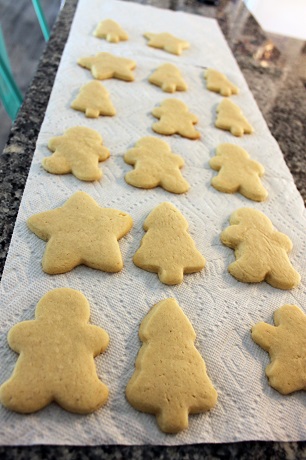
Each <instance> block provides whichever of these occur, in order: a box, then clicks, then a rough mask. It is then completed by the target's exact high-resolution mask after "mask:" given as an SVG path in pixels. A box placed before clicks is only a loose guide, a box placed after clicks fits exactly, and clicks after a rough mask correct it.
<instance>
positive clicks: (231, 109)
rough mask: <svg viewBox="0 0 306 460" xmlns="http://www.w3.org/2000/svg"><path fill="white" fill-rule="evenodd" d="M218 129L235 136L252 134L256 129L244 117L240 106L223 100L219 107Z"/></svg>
mask: <svg viewBox="0 0 306 460" xmlns="http://www.w3.org/2000/svg"><path fill="white" fill-rule="evenodd" d="M215 125H216V127H217V128H220V129H224V130H226V131H230V132H231V133H232V134H233V135H234V136H238V137H240V136H243V134H251V133H252V132H253V131H254V129H253V127H252V126H251V125H250V123H249V122H248V121H247V119H246V118H245V117H244V115H243V113H242V111H241V110H240V108H239V107H238V105H236V104H234V102H232V101H231V100H230V99H223V100H222V101H221V102H220V104H219V105H218V107H217V119H216V123H215Z"/></svg>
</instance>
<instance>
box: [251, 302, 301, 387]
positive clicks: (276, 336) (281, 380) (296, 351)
mask: <svg viewBox="0 0 306 460" xmlns="http://www.w3.org/2000/svg"><path fill="white" fill-rule="evenodd" d="M274 324H275V327H274V326H271V325H270V324H266V323H258V324H255V326H253V327H252V339H253V340H254V342H255V343H257V345H259V346H260V347H262V348H263V349H264V350H265V351H267V352H268V353H269V355H270V358H271V363H270V364H269V365H268V366H267V367H266V375H267V377H268V379H269V384H270V385H271V387H273V388H274V389H275V390H277V391H279V392H280V393H282V394H283V395H288V394H290V393H293V392H294V391H298V390H306V365H305V363H306V315H305V313H304V312H303V311H302V310H301V309H300V308H298V307H297V306H296V305H284V306H283V307H281V308H279V309H278V310H276V311H275V313H274Z"/></svg>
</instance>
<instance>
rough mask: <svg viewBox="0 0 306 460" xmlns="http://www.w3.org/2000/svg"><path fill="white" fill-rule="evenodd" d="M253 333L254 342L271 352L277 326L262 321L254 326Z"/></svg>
mask: <svg viewBox="0 0 306 460" xmlns="http://www.w3.org/2000/svg"><path fill="white" fill-rule="evenodd" d="M251 334H252V339H253V340H254V342H255V343H257V345H259V346H260V347H261V348H263V349H264V350H265V351H268V352H269V351H270V349H271V347H272V345H273V343H274V341H275V338H276V335H277V330H276V327H274V326H271V325H270V324H267V323H263V322H261V323H258V324H255V326H253V327H252V332H251Z"/></svg>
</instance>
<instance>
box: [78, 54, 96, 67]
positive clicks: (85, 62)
mask: <svg viewBox="0 0 306 460" xmlns="http://www.w3.org/2000/svg"><path fill="white" fill-rule="evenodd" d="M77 63H78V64H79V65H80V66H81V67H85V68H86V69H90V68H91V66H92V65H93V64H94V63H95V58H94V57H90V56H89V57H84V58H79V59H78V60H77Z"/></svg>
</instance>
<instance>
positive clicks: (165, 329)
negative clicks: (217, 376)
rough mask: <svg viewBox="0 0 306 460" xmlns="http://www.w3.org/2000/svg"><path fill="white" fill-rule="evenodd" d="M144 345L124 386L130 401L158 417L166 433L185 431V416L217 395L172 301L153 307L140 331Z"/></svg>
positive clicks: (207, 405) (189, 328)
mask: <svg viewBox="0 0 306 460" xmlns="http://www.w3.org/2000/svg"><path fill="white" fill-rule="evenodd" d="M139 338H140V340H141V341H142V342H143V345H142V347H141V350H140V352H139V354H138V356H137V359H136V364H135V367H136V370H135V372H134V374H133V376H132V378H131V380H130V381H129V383H128V385H127V388H126V397H127V400H128V401H129V403H130V404H131V405H132V406H133V407H134V408H135V409H137V410H139V411H141V412H147V413H149V414H154V415H156V419H157V423H158V425H159V428H160V429H161V430H162V431H164V432H165V433H178V432H179V431H182V430H185V429H186V428H188V415H189V414H198V413H200V412H206V411H208V410H210V409H212V408H213V407H214V406H215V405H216V402H217V397H218V394H217V392H216V390H215V389H214V387H213V385H212V383H211V381H210V379H209V377H208V375H207V372H206V365H205V362H204V360H203V358H202V356H201V355H200V353H199V352H198V350H197V349H196V348H195V346H194V341H195V338H196V334H195V331H194V329H193V327H192V325H191V323H190V321H189V320H188V318H187V316H185V314H184V313H183V311H182V310H181V308H180V306H179V305H178V303H177V302H176V300H175V299H166V300H162V301H161V302H159V303H157V304H156V305H154V306H153V307H152V308H151V310H150V311H149V313H148V314H147V316H146V317H145V318H144V319H143V321H142V323H141V325H140V328H139Z"/></svg>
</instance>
